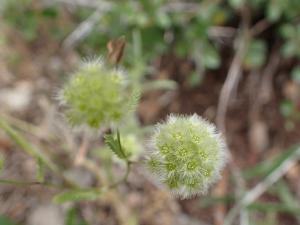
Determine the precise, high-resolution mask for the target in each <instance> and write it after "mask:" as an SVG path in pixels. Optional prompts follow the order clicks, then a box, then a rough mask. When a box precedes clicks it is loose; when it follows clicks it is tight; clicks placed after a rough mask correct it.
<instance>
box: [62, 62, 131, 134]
mask: <svg viewBox="0 0 300 225" xmlns="http://www.w3.org/2000/svg"><path fill="white" fill-rule="evenodd" d="M60 99H61V100H62V102H63V104H64V105H65V106H66V107H67V109H66V111H65V115H66V117H67V119H68V121H69V122H70V124H71V125H73V126H75V125H82V124H86V125H88V126H89V127H91V128H99V127H100V126H101V125H103V124H108V123H111V122H119V121H120V120H121V119H122V118H123V117H124V115H125V114H126V113H127V112H128V111H130V110H131V107H132V106H133V105H132V103H133V101H132V96H130V94H128V91H127V85H126V82H125V79H124V74H122V73H121V71H120V70H116V69H112V68H108V67H106V66H105V65H104V63H102V62H101V60H99V59H98V60H94V61H91V62H86V63H83V64H82V65H81V66H80V67H79V68H78V70H77V71H76V72H75V74H74V75H73V76H72V77H71V79H70V80H69V82H67V84H66V85H65V86H64V88H63V90H62V93H61V96H60Z"/></svg>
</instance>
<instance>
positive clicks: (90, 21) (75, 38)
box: [63, 4, 112, 49]
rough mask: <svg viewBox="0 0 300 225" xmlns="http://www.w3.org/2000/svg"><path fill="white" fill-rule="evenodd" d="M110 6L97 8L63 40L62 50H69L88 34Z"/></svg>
mask: <svg viewBox="0 0 300 225" xmlns="http://www.w3.org/2000/svg"><path fill="white" fill-rule="evenodd" d="M111 7H112V6H111V5H110V4H109V5H106V6H105V7H103V6H101V8H100V7H99V8H98V9H97V10H96V11H95V12H94V13H93V14H92V15H90V16H89V17H88V18H87V19H86V20H84V21H83V22H82V23H80V24H79V25H78V27H77V28H76V29H75V30H74V31H73V32H72V33H71V34H70V35H69V36H68V37H67V38H66V39H65V40H64V42H63V48H64V49H69V48H71V47H73V46H74V45H76V44H77V43H78V42H80V41H81V40H82V39H84V38H85V37H86V36H88V35H89V34H90V32H91V31H92V30H93V28H94V27H95V25H96V24H97V22H98V21H99V20H100V18H101V17H102V15H103V13H104V12H106V11H108V10H110V9H111Z"/></svg>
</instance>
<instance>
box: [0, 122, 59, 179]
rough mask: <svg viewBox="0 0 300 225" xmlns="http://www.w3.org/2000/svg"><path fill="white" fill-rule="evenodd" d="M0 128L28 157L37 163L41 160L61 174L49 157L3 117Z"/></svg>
mask: <svg viewBox="0 0 300 225" xmlns="http://www.w3.org/2000/svg"><path fill="white" fill-rule="evenodd" d="M0 128H2V129H3V130H4V131H5V133H6V134H7V135H8V136H9V137H10V138H11V139H12V140H13V141H14V142H15V143H16V144H17V145H18V146H19V147H21V149H22V150H23V151H24V152H26V153H27V154H28V155H30V156H32V157H33V158H35V159H36V160H37V161H38V160H40V161H41V162H42V163H43V164H45V165H46V166H47V167H48V168H49V169H50V170H52V171H53V172H56V173H58V172H59V169H58V167H57V166H56V165H55V164H54V163H53V162H52V161H51V160H50V159H49V158H48V156H47V155H45V154H44V153H43V152H42V151H41V150H39V149H37V148H36V147H35V146H33V145H31V144H30V143H29V142H28V141H27V140H26V139H25V138H24V137H23V136H22V135H21V134H19V133H18V132H17V131H16V130H15V129H13V128H12V127H11V126H10V125H9V123H7V122H6V121H5V120H4V119H3V118H1V117H0Z"/></svg>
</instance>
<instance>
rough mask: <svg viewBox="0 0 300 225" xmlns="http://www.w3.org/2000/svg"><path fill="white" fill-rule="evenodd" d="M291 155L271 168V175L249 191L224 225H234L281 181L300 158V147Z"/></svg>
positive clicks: (292, 150) (293, 149) (228, 216)
mask: <svg viewBox="0 0 300 225" xmlns="http://www.w3.org/2000/svg"><path fill="white" fill-rule="evenodd" d="M290 151H291V154H289V155H288V157H284V158H283V159H281V160H278V161H276V163H275V165H274V166H272V167H271V170H270V173H269V174H268V175H267V176H266V177H265V178H264V179H263V180H262V181H261V182H260V183H258V184H257V185H256V186H255V187H254V188H252V189H251V190H250V191H247V192H246V194H245V195H244V196H243V197H242V198H241V199H240V200H239V201H238V202H237V203H236V205H235V206H234V207H233V208H232V209H231V210H230V211H229V213H228V214H227V216H226V218H225V220H224V225H229V224H232V223H233V221H234V219H235V218H236V216H237V215H238V214H239V212H240V211H241V210H242V209H243V208H245V207H247V206H248V205H250V204H252V203H253V202H254V201H255V200H256V199H257V198H258V197H259V196H261V195H262V194H263V193H264V192H265V191H266V190H267V189H268V188H269V187H270V186H271V185H272V184H274V183H275V182H276V181H277V180H279V179H280V178H281V177H282V176H283V175H284V174H285V173H286V172H287V171H288V170H289V169H290V168H291V166H293V165H294V164H295V163H296V161H297V160H298V159H299V156H300V147H299V146H296V147H293V148H292V149H291V150H290Z"/></svg>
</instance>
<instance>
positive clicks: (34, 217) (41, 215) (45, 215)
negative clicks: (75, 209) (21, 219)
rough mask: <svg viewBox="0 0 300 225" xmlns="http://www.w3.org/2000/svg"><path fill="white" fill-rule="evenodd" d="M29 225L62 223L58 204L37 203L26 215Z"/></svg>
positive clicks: (62, 217)
mask: <svg viewBox="0 0 300 225" xmlns="http://www.w3.org/2000/svg"><path fill="white" fill-rule="evenodd" d="M27 224H29V225H54V224H55V225H64V215H63V212H62V209H61V207H60V206H58V205H53V204H49V205H39V206H37V207H36V208H35V209H33V210H32V212H31V214H30V215H29V217H28V221H27Z"/></svg>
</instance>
